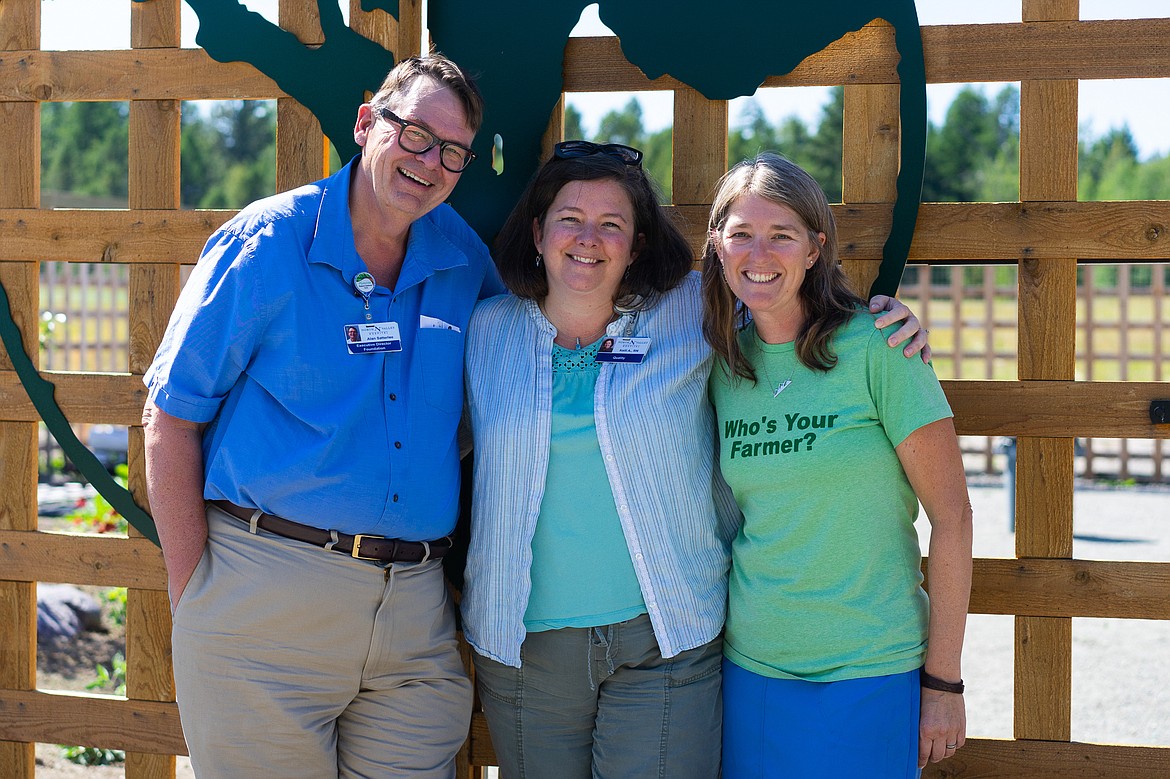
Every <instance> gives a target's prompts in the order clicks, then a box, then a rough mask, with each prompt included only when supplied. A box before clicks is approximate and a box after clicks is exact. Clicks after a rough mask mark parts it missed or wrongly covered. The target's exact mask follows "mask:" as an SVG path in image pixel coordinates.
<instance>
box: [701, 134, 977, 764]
mask: <svg viewBox="0 0 1170 779" xmlns="http://www.w3.org/2000/svg"><path fill="white" fill-rule="evenodd" d="M703 296H704V323H703V329H704V334H705V335H706V337H707V339H708V341H709V342H710V343H711V345H712V347H713V348H714V350H715V352H716V354H717V355H718V356H719V357H720V358H721V359H720V360H717V363H716V367H715V368H714V370H713V372H712V377H711V383H710V395H711V400H712V402H713V403H714V405H715V410H716V413H717V416H718V436H719V444H720V455H719V457H720V467H721V469H722V472H723V475H724V478H725V479H726V480H727V482H728V484H729V485H730V486H731V488H732V491H733V492H734V494H735V497H736V501H737V503H738V504H739V506H740V509H741V510H742V512H743V524H742V527H741V529H740V531H739V534H738V535H737V537H736V538H735V540H734V542H733V547H732V571H731V580H730V595H729V613H728V619H727V629H726V635H725V641H724V657H725V660H724V688H723V689H724V727H723V734H724V735H723V742H724V743H723V769H724V775H725V776H727V777H730V778H732V779H738V778H739V777H748V776H775V777H781V776H785V777H787V776H866V777H876V778H879V779H887V778H890V779H892V778H893V777H913V776H917V775H918V773H919V769H920V767H921V766H923V765H925V764H926V762H927V761H928V760H930V761H938V760H941V759H943V758H945V757H950V756H951V755H953V754H954V751H955V750H956V749H957V748H959V747H961V746H962V745H963V742H964V738H965V729H966V726H965V711H964V703H963V696H962V681H961V676H962V674H961V670H960V656H961V653H962V644H963V632H964V627H965V623H966V613H967V603H968V597H969V594H970V585H971V508H970V502H969V500H968V497H967V489H966V480H965V477H964V474H963V463H962V458H961V455H960V451H959V446H958V440H957V437H956V435H955V428H954V424H953V422H952V419H951V416H952V414H951V410H950V408H949V406H948V405H947V402H946V398H945V396H944V395H943V393H942V389H941V387H940V386H939V383H938V380H937V378H935V376H934V373H933V371H932V369H931V368H930V367H929V366H928V365H924V364H923V363H921V362H919V361H917V360H906V359H903V358H902V357H901V355H898V354H896V353H895V354H891V353H890V352H891V350H890V349H888V348H886V346H885V337H884V336H888V335H889V333H888V332H887V333H884V334H883V332H882V331H879V330H876V329H875V328H874V326H873V320H872V315H871V314H869V313H868V312H867V311H866V309H865V307H864V301H862V299H861V298H860V297H859V296H857V295H856V294H855V293H854V292H853V291H852V290H851V289H850V288H849V283H848V280H847V278H846V277H845V275H844V273H843V272H842V270H841V268H840V266H839V261H838V256H837V235H836V227H835V224H834V221H833V215H832V212H831V210H830V208H829V205H828V202H827V200H826V198H825V195H824V192H823V191H822V190H821V188H820V187H819V186H818V185H817V183H816V182H815V181H814V180H813V179H812V178H811V177H810V176H809V175H808V174H807V173H806V172H805V171H803V170H801V169H800V168H799V167H798V166H796V165H794V164H792V163H791V162H789V161H787V160H785V159H783V158H782V157H780V156H778V155H775V154H768V153H766V154H761V155H760V156H759V157H757V158H756V159H755V160H752V161H750V162H744V163H742V164H740V165H738V166H736V167H735V168H733V169H732V170H731V171H730V172H729V173H728V174H727V175H726V176H725V177H724V178H723V179H722V180H721V182H720V185H719V187H718V190H717V192H716V196H715V201H714V204H713V205H712V210H711V217H710V222H709V233H708V240H707V247H706V251H705V254H704V258H703ZM919 501H921V503H922V505H923V506H924V507H925V509H926V513H927V516H928V518H929V520H930V523H931V530H932V532H931V541H930V585H931V597H930V600H929V603H928V601H927V597H926V593H925V592H924V591H923V588H922V575H921V571H920V569H921V553H920V550H919V546H918V538H917V534H916V532H915V530H914V520H915V519H916V517H917V514H918V505H919Z"/></svg>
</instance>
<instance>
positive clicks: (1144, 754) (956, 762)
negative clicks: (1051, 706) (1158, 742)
mask: <svg viewBox="0 0 1170 779" xmlns="http://www.w3.org/2000/svg"><path fill="white" fill-rule="evenodd" d="M1167 776H1170V748H1166V747H1131V746H1113V745H1108V744H1083V743H1078V742H1075V741H1073V742H1068V741H1023V740H1020V741H1007V740H1000V739H984V738H974V739H969V740H968V741H967V745H966V746H964V747H963V748H962V749H960V750H959V751H958V752H956V753H955V756H954V757H952V758H951V759H950V760H944V761H943V762H941V763H934V764H931V765H928V766H927V767H926V768H925V769H923V771H922V779H1165V777H1167Z"/></svg>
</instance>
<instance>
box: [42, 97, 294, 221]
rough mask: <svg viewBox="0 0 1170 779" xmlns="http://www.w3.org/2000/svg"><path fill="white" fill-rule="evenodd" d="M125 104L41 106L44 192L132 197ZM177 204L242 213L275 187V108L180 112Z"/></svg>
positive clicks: (242, 105) (241, 103) (228, 104)
mask: <svg viewBox="0 0 1170 779" xmlns="http://www.w3.org/2000/svg"><path fill="white" fill-rule="evenodd" d="M129 113H130V109H129V104H128V103H124V102H122V103H44V104H43V105H42V106H41V189H42V190H44V191H48V192H55V193H69V194H73V195H84V196H90V197H96V198H121V199H125V198H126V197H127V191H128V178H129V176H128V171H129V136H130V132H129ZM181 132H182V135H181V141H180V143H181V151H180V155H181V161H180V165H181V169H180V172H179V177H180V190H179V197H180V200H181V203H182V205H183V207H185V208H239V207H241V206H244V205H246V204H248V203H250V202H251V201H253V200H255V199H257V198H259V197H264V196H265V195H271V194H272V193H273V191H274V189H275V186H276V103H275V102H274V101H271V100H234V101H225V102H217V103H215V105H214V107H212V108H211V110H210V111H201V110H197V109H196V108H195V107H194V106H193V105H192V104H190V103H186V104H184V105H183V111H182V130H181Z"/></svg>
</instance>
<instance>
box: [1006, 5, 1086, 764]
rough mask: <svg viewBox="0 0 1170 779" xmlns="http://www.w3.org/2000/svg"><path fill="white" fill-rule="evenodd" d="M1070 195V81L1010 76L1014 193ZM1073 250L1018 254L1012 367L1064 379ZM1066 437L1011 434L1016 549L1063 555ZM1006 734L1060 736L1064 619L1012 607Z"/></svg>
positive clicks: (1073, 163) (1066, 717)
mask: <svg viewBox="0 0 1170 779" xmlns="http://www.w3.org/2000/svg"><path fill="white" fill-rule="evenodd" d="M1079 14H1080V4H1079V0H1023V20H1024V22H1045V21H1061V20H1076V19H1078V18H1079ZM1076 199H1077V82H1076V81H1073V80H1068V81H1024V82H1022V83H1021V85H1020V200H1021V201H1022V202H1023V203H1028V202H1036V201H1075V200H1076ZM1076 275H1077V261H1076V258H1068V259H1057V260H1043V261H1040V260H1037V259H1034V258H1022V259H1021V261H1020V272H1019V284H1020V297H1019V355H1020V356H1019V376H1020V379H1021V380H1022V381H1027V380H1029V379H1066V380H1067V379H1072V378H1073V374H1074V360H1075V345H1076ZM1072 493H1073V439H1071V438H1034V437H1021V438H1019V440H1018V443H1017V449H1016V556H1017V557H1020V558H1027V557H1051V558H1070V557H1072V532H1073V523H1072ZM1015 679H1016V688H1015V736H1016V738H1018V739H1044V740H1050V741H1068V740H1069V738H1070V737H1071V720H1072V620H1071V619H1069V618H1066V617H1030V616H1018V617H1016V663H1015Z"/></svg>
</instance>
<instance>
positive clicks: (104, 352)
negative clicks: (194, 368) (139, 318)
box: [40, 262, 1170, 484]
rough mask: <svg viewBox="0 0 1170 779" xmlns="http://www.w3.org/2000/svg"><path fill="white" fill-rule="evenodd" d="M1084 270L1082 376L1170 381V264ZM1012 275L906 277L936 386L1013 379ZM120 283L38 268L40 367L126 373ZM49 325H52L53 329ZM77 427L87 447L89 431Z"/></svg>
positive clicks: (1105, 457) (1094, 448) (970, 450)
mask: <svg viewBox="0 0 1170 779" xmlns="http://www.w3.org/2000/svg"><path fill="white" fill-rule="evenodd" d="M1089 270H1090V272H1089V273H1087V274H1086V273H1083V272H1082V278H1081V280H1080V282H1079V283H1078V284H1077V311H1078V315H1077V378H1078V379H1081V380H1084V379H1089V380H1106V381H1108V380H1117V381H1131V380H1138V381H1167V380H1170V297H1168V296H1167V290H1168V289H1170V280H1168V279H1170V265H1137V264H1135V265H1123V266H1120V267H1109V268H1108V269H1103V268H1100V267H1098V268H1096V269H1089ZM1094 270H1096V271H1098V272H1093V271H1094ZM1100 271H1105V272H1100ZM1016 276H1017V274H1016V269H1015V267H1012V266H982V267H978V266H968V267H966V268H948V267H945V266H934V267H926V266H911V267H910V268H909V269H908V271H907V273H906V276H905V278H904V280H903V283H902V289H901V292H900V295H901V296H902V298H903V299H905V300H907V301H909V302H910V303H911V305H912V306H913V307H914V310H915V311H918V312H919V315H920V317H921V319H922V321H923V324H924V326H926V327H928V328H929V329H930V333H931V342H932V345H933V348H934V354H935V357H934V367H935V371H936V372H937V373H938V375H939V377H940V378H942V379H1010V380H1014V379H1015V378H1016V356H1017V346H1018V337H1019V336H1018V323H1017V321H1016V312H1017V310H1018V298H1019V295H1018V291H1019V288H1018V285H1017V281H1016ZM1098 276H1101V277H1102V278H1100V279H1098V278H1097V277H1098ZM127 287H128V275H127V267H126V266H125V265H120V264H101V263H64V262H45V263H42V266H41V316H42V323H43V324H42V327H41V368H42V369H45V370H50V371H88V372H99V373H121V372H125V371H126V367H127V358H128V354H129V345H130V340H129V327H128V324H129V300H128V297H127V294H126V293H127ZM54 317H57V318H58V320H57V321H55V325H56V326H55V327H53V328H52V330H51V331H48V326H47V325H48V322H49V321H51V320H53V318H54ZM61 319H63V321H61ZM77 427H78V431H79V435H80V436H81V440H82V441H83V442H84V443H87V444H88V443H89V441H88V438H87V435H88V430H89V426H88V425H79V426H77ZM102 431H103V435H105V431H104V428H103V429H102ZM962 444H963V451H964V452H965V453H966V454H968V455H981V457H970V456H969V457H968V470H969V472H972V471H971V469H972V468H978V469H980V472H982V473H985V474H994V473H999V472H1001V471H1002V469H1003V467H1004V466H1003V460H1004V458H1003V457H1002V456H1000V455H1002V450H1003V445H1002V442H1000V441H997V440H996V439H994V438H987V437H974V436H964V437H963V440H962ZM59 452H60V447H58V446H57V444H56V442H55V441H53V440H52V438H51V437H50V436H48V435H47V434H46V431H42V435H41V442H40V458H41V461H42V462H50V461H53V460H54V459H55V455H58V454H59ZM1168 457H1170V448H1167V447H1166V446H1164V443H1163V441H1161V440H1158V439H1148V440H1140V441H1130V440H1128V439H1124V438H1121V439H1114V438H1110V439H1096V438H1086V439H1084V440H1082V441H1080V445H1079V447H1078V456H1077V458H1076V461H1075V469H1074V473H1075V475H1076V476H1077V477H1081V478H1086V479H1102V478H1104V479H1110V480H1115V481H1117V482H1120V483H1127V482H1129V481H1134V482H1140V483H1153V484H1170V469H1168V468H1167V467H1166V463H1167V458H1168Z"/></svg>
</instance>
